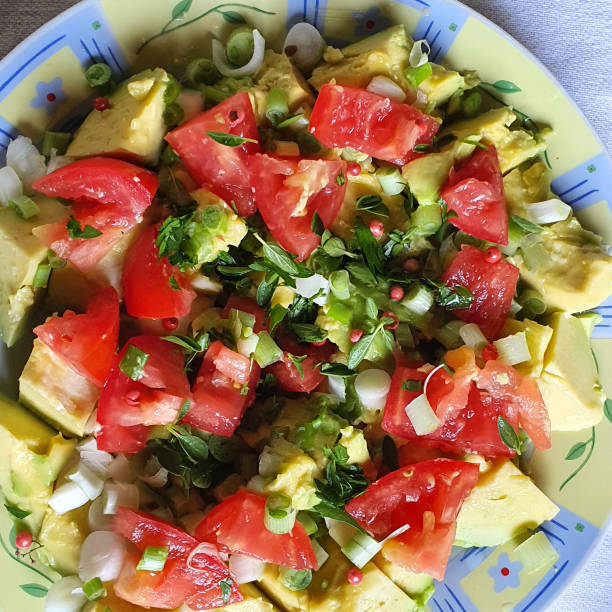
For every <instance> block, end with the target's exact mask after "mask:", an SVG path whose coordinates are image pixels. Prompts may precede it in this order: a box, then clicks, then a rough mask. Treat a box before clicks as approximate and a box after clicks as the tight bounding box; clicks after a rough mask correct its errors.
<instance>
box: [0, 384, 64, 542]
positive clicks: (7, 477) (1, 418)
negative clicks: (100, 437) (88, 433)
mask: <svg viewBox="0 0 612 612" xmlns="http://www.w3.org/2000/svg"><path fill="white" fill-rule="evenodd" d="M75 444H76V442H75V441H73V440H66V439H65V438H64V437H63V436H62V435H61V434H58V433H57V432H56V431H55V430H53V429H51V427H49V426H48V425H46V424H45V423H43V422H42V421H40V420H39V419H38V418H37V417H36V416H34V415H33V414H32V413H31V412H29V411H28V410H26V409H25V408H24V407H23V406H21V405H19V404H18V403H17V402H15V401H13V400H11V399H8V398H7V397H4V396H2V395H0V489H1V490H2V493H3V494H4V498H5V503H6V504H7V505H9V506H14V507H16V508H19V509H20V510H24V511H26V512H30V514H29V515H28V516H27V517H25V518H23V519H18V520H17V523H18V525H23V526H24V528H27V529H29V531H30V532H31V533H32V534H34V535H35V536H36V535H37V534H38V532H39V529H40V526H41V523H42V521H43V516H44V515H45V512H46V509H47V500H48V499H49V497H50V496H51V493H52V491H53V483H54V482H55V480H56V479H57V477H58V475H59V473H60V472H61V470H62V469H63V468H64V466H65V465H66V463H67V461H68V459H69V458H70V457H71V455H72V454H73V451H74V447H75Z"/></svg>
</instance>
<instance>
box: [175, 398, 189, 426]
mask: <svg viewBox="0 0 612 612" xmlns="http://www.w3.org/2000/svg"><path fill="white" fill-rule="evenodd" d="M190 407H191V400H188V399H186V400H185V401H184V402H183V405H182V406H181V409H180V410H179V413H178V415H177V417H176V421H175V423H180V422H181V421H182V420H183V419H184V418H185V416H187V413H188V412H189V408H190Z"/></svg>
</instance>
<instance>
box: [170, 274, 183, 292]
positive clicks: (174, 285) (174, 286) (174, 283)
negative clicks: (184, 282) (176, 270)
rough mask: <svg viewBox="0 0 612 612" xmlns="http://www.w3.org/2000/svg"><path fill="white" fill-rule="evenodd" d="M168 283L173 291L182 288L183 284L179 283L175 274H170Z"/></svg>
mask: <svg viewBox="0 0 612 612" xmlns="http://www.w3.org/2000/svg"><path fill="white" fill-rule="evenodd" d="M168 284H169V285H170V287H171V289H172V291H180V290H181V286H180V285H179V284H178V281H177V280H176V278H174V274H171V275H170V278H169V279H168Z"/></svg>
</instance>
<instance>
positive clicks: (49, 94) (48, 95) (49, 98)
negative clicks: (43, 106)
mask: <svg viewBox="0 0 612 612" xmlns="http://www.w3.org/2000/svg"><path fill="white" fill-rule="evenodd" d="M56 99H57V97H56V95H55V94H54V93H48V94H47V100H49V102H55V100H56Z"/></svg>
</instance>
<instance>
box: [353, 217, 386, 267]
mask: <svg viewBox="0 0 612 612" xmlns="http://www.w3.org/2000/svg"><path fill="white" fill-rule="evenodd" d="M354 232H355V237H356V238H357V243H358V244H359V248H360V249H361V252H362V253H363V257H364V259H365V262H366V264H367V265H368V268H370V271H371V272H372V274H376V273H377V272H379V273H380V272H382V270H383V267H384V261H385V260H384V257H383V251H382V248H381V246H380V244H378V242H377V241H376V238H374V235H373V234H372V232H371V230H370V228H369V227H367V226H366V224H365V223H364V222H363V219H361V218H360V217H357V219H356V220H355V228H354ZM349 272H350V270H349Z"/></svg>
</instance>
